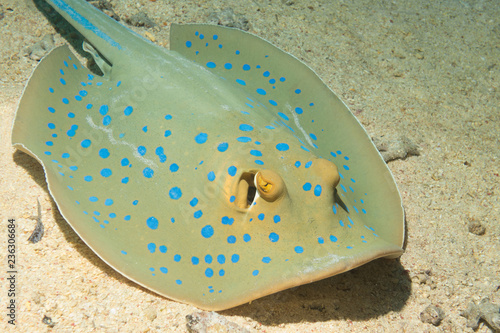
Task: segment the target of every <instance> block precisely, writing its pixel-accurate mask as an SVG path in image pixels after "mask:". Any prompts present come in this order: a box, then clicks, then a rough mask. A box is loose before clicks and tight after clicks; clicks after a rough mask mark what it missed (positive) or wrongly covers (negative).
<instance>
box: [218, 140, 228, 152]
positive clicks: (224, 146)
mask: <svg viewBox="0 0 500 333" xmlns="http://www.w3.org/2000/svg"><path fill="white" fill-rule="evenodd" d="M227 148H228V144H227V142H222V143H219V145H218V146H217V150H218V151H220V152H225V151H226V150H227Z"/></svg>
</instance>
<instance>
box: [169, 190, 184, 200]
mask: <svg viewBox="0 0 500 333" xmlns="http://www.w3.org/2000/svg"><path fill="white" fill-rule="evenodd" d="M168 195H169V196H170V198H171V199H174V200H177V199H179V198H180V197H181V196H182V191H181V189H180V188H178V187H172V188H171V189H170V191H168Z"/></svg>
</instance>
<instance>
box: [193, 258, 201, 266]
mask: <svg viewBox="0 0 500 333" xmlns="http://www.w3.org/2000/svg"><path fill="white" fill-rule="evenodd" d="M191 263H192V264H193V265H198V264H199V263H200V259H199V258H198V257H192V258H191Z"/></svg>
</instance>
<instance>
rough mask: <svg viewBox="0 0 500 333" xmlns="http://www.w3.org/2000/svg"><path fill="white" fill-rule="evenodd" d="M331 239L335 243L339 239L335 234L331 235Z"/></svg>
mask: <svg viewBox="0 0 500 333" xmlns="http://www.w3.org/2000/svg"><path fill="white" fill-rule="evenodd" d="M330 241H332V242H334V243H335V242H336V241H337V237H335V236H334V235H330Z"/></svg>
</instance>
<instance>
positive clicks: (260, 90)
mask: <svg viewBox="0 0 500 333" xmlns="http://www.w3.org/2000/svg"><path fill="white" fill-rule="evenodd" d="M257 93H258V94H259V95H265V94H267V92H266V91H265V90H264V89H261V88H259V89H257Z"/></svg>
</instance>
